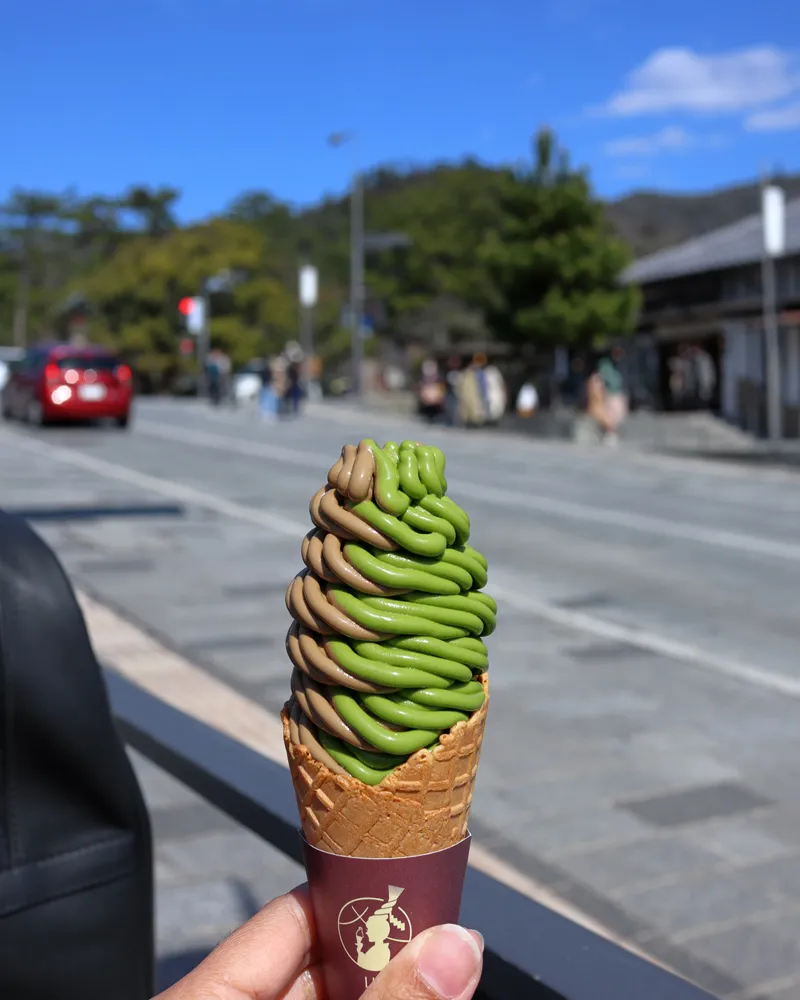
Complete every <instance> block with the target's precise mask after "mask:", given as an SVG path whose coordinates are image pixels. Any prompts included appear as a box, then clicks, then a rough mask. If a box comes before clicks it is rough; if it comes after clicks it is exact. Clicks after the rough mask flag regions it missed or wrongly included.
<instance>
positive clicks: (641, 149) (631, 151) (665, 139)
mask: <svg viewBox="0 0 800 1000" xmlns="http://www.w3.org/2000/svg"><path fill="white" fill-rule="evenodd" d="M724 144H725V139H724V137H723V136H721V135H702V136H698V135H692V134H691V133H689V132H687V131H686V130H685V129H682V128H680V127H678V126H677V125H668V126H667V127H666V128H662V129H661V130H660V131H659V132H655V133H653V134H652V135H636V136H629V137H627V138H623V139H612V140H610V141H609V142H607V143H606V144H605V146H604V147H603V148H604V151H605V153H606V155H607V156H617V157H624V156H655V155H656V154H658V153H677V152H681V151H682V150H685V149H696V148H698V147H703V148H706V149H711V148H718V147H720V146H722V145H724Z"/></svg>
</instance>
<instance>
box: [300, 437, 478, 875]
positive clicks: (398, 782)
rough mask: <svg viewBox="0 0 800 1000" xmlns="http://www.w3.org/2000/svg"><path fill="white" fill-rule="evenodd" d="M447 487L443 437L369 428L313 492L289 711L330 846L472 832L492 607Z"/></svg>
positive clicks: (315, 825)
mask: <svg viewBox="0 0 800 1000" xmlns="http://www.w3.org/2000/svg"><path fill="white" fill-rule="evenodd" d="M446 492H447V481H446V479H445V458H444V455H443V453H442V452H441V451H440V450H439V449H438V448H435V447H430V446H425V445H420V444H417V443H415V442H412V441H404V442H403V443H402V444H400V445H397V444H395V443H394V442H388V443H387V444H386V445H384V447H382V448H381V447H379V446H378V445H377V444H376V442H374V441H372V440H364V441H362V442H361V443H360V444H359V445H358V446H357V447H356V446H353V445H347V446H345V448H344V449H343V450H342V454H341V457H340V458H339V460H338V461H337V462H336V464H335V465H334V466H333V467H332V468H331V470H330V472H329V473H328V482H327V485H325V486H323V487H322V488H321V489H320V490H319V492H318V493H316V494H315V496H314V497H313V499H312V500H311V504H310V513H311V519H312V521H313V523H314V528H313V529H312V531H311V532H310V533H309V534H308V535H307V536H306V538H305V539H304V540H303V545H302V556H303V561H304V563H305V566H306V568H305V569H304V570H303V571H302V572H301V573H300V574H299V575H298V576H297V577H296V578H295V579H294V580H293V581H292V583H291V584H290V586H289V589H288V591H287V595H286V603H287V607H288V609H289V611H290V612H291V615H292V617H293V619H294V622H293V624H292V626H291V628H290V629H289V634H288V636H287V641H286V648H287V651H288V654H289V658H290V659H291V661H292V663H293V665H294V671H293V673H292V681H291V690H292V697H291V699H290V701H289V702H288V704H287V706H286V708H285V710H284V713H283V720H284V737H285V741H286V747H287V753H288V755H289V763H290V767H291V769H292V778H293V782H294V786H295V792H296V794H297V799H298V806H299V808H300V815H301V820H302V824H303V832H304V835H305V837H306V840H307V841H308V842H309V843H310V844H312V845H313V846H316V847H318V848H321V849H322V850H326V851H329V852H331V853H335V854H349V855H359V856H362V857H393V856H407V855H410V854H421V853H425V852H427V851H432V850H438V849H440V848H443V847H447V846H451V845H452V844H454V843H457V842H458V841H459V840H460V839H463V837H464V836H465V835H466V825H467V820H468V815H469V805H470V802H471V798H472V789H473V786H474V781H475V772H476V769H477V763H478V756H479V753H480V743H481V738H482V735H483V726H484V722H485V716H486V708H487V703H488V681H487V676H486V670H487V667H488V656H487V651H486V647H485V645H484V643H483V639H482V637H483V636H486V635H489V634H490V633H491V632H492V631H493V630H494V627H495V615H496V610H497V609H496V605H495V602H494V601H493V600H492V598H491V597H489V596H488V595H487V594H485V593H483V592H482V590H481V588H482V587H483V586H484V585H485V584H486V579H487V563H486V559H485V558H484V557H483V556H482V555H481V554H480V553H479V552H478V551H477V550H476V549H474V548H472V547H471V546H470V545H469V544H468V539H469V535H470V522H469V518H468V517H467V515H466V514H465V512H464V511H463V510H462V509H461V508H460V507H459V506H458V505H457V504H456V503H454V501H453V500H452V499H450V498H449V497H448V496H447V495H446Z"/></svg>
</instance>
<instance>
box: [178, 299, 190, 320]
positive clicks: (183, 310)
mask: <svg viewBox="0 0 800 1000" xmlns="http://www.w3.org/2000/svg"><path fill="white" fill-rule="evenodd" d="M178 312H179V313H180V314H181V316H188V315H190V314H191V313H192V312H194V299H193V298H191V297H187V298H183V299H181V300H180V302H179V303H178Z"/></svg>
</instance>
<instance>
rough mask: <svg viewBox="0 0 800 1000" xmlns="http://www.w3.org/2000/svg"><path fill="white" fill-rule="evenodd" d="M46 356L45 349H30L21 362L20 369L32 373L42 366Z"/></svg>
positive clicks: (27, 373) (25, 372)
mask: <svg viewBox="0 0 800 1000" xmlns="http://www.w3.org/2000/svg"><path fill="white" fill-rule="evenodd" d="M44 358H45V355H44V352H43V351H35V350H34V351H28V353H27V354H26V355H25V357H24V358H23V359H22V360H21V361H20V362H19V370H20V371H21V372H23V373H24V374H26V375H31V374H33V373H34V372H35V371H37V370H38V369H39V368H40V367H41V365H42V362H43V361H44Z"/></svg>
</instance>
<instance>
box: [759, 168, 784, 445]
mask: <svg viewBox="0 0 800 1000" xmlns="http://www.w3.org/2000/svg"><path fill="white" fill-rule="evenodd" d="M785 213H786V208H785V195H784V192H783V189H782V188H780V187H777V186H776V185H774V184H764V185H762V189H761V215H762V222H763V230H764V247H763V258H762V264H761V283H762V297H763V315H764V358H765V368H766V373H765V374H766V378H765V382H766V390H767V433H768V435H769V439H770V440H771V441H780V439H781V438H782V437H783V426H782V425H783V392H782V386H781V355H780V325H779V321H778V301H777V298H778V297H777V287H776V286H777V282H776V275H775V258H776V257H779V256H780V255H781V254H783V253H785V250H786V221H785Z"/></svg>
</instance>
